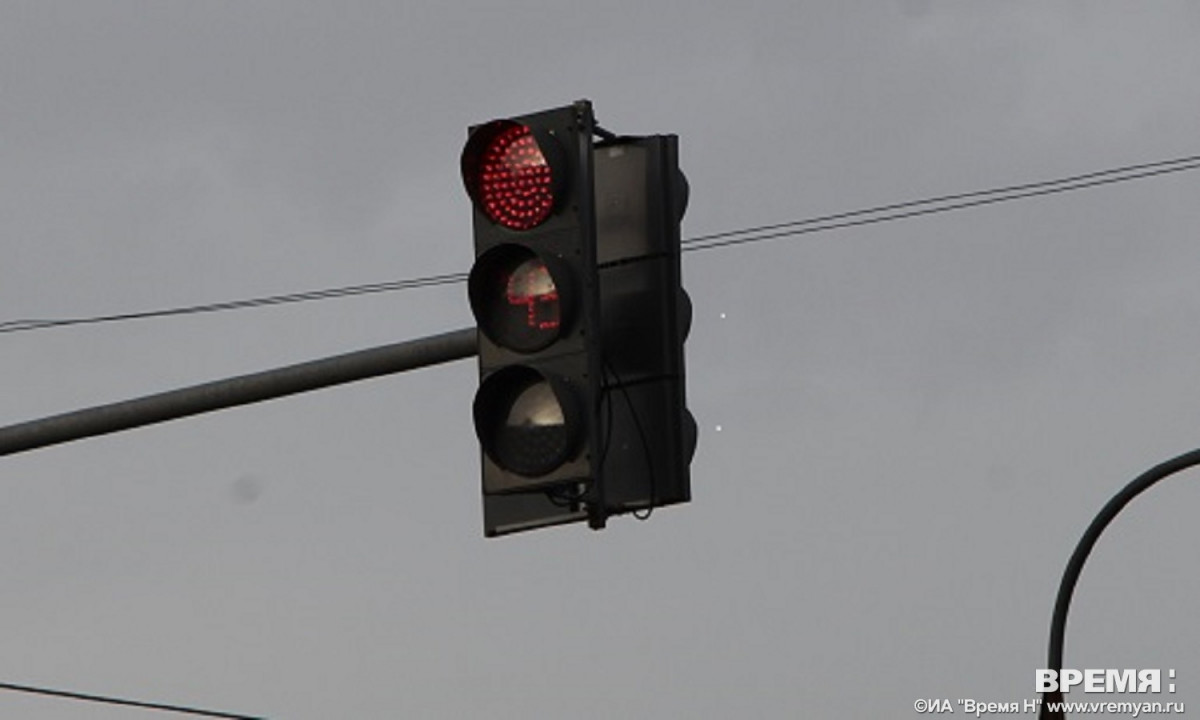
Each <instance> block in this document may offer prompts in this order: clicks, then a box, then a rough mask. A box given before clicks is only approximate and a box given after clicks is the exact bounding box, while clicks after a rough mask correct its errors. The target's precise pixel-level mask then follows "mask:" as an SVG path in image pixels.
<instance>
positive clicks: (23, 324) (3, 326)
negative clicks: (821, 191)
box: [0, 155, 1200, 334]
mask: <svg viewBox="0 0 1200 720" xmlns="http://www.w3.org/2000/svg"><path fill="white" fill-rule="evenodd" d="M1197 169H1200V155H1191V156H1185V157H1179V158H1174V159H1170V160H1159V161H1155V162H1146V163H1138V164H1134V165H1125V166H1122V167H1116V168H1110V169H1107V170H1097V171H1094V172H1088V173H1082V174H1077V175H1070V176H1066V177H1061V178H1055V179H1052V180H1040V181H1036V182H1028V183H1021V184H1017V185H1007V186H1002V187H995V188H988V189H983V190H973V191H970V192H962V193H953V194H949V195H939V196H934V197H928V198H923V199H919V200H909V201H905V202H899V203H890V204H887V205H878V206H875V207H868V208H862V209H859V210H851V211H847V212H840V213H834V214H831V215H822V216H818V217H811V218H805V219H801V220H792V221H788V222H781V223H774V224H769V225H757V226H753V227H748V228H743V229H740V230H729V231H724V232H718V233H711V234H707V235H699V236H696V237H692V238H687V239H685V240H683V241H682V243H681V245H682V248H681V249H682V251H683V252H698V251H701V250H712V249H715V248H721V247H731V246H734V245H746V244H751V243H758V242H765V241H768V240H774V239H778V238H783V237H793V236H797V235H807V234H812V233H819V232H828V231H832V230H840V229H845V228H851V227H861V226H866V225H876V224H880V223H885V222H892V221H895V220H904V219H909V218H915V217H921V216H925V215H936V214H939V213H945V212H952V211H957V210H965V209H968V208H975V207H981V206H984V205H994V204H997V203H1003V202H1011V201H1015V200H1024V199H1028V198H1033V197H1039V196H1045V195H1054V194H1058V193H1065V192H1073V191H1076V190H1083V189H1087V188H1093V187H1098V186H1102V185H1111V184H1116V183H1122V182H1129V181H1132V180H1140V179H1145V178H1151V177H1156V176H1160V175H1167V174H1171V173H1178V172H1186V171H1189V170H1197ZM466 279H467V273H448V274H443V275H429V276H425V277H417V278H410V279H406V280H394V281H391V282H381V283H371V284H365V285H349V286H344V287H336V288H329V289H325V290H314V291H308V292H298V293H290V294H285V295H270V296H266V297H258V298H248V299H243V300H232V301H226V302H217V303H210V304H204V305H190V306H183V307H173V308H164V309H159V310H146V311H141V312H130V313H118V314H112V315H97V316H89V317H74V318H53V319H26V320H10V321H7V322H0V334H4V333H15V332H25V331H32V330H45V329H48V328H54V327H65V326H74V325H93V324H98V323H111V322H123V321H128V320H143V319H149V318H160V317H170V316H179V315H193V314H198V313H210V312H222V311H227V310H241V309H246V308H255V307H265V306H271V305H284V304H290V303H297V302H309V301H316V300H328V299H332V298H340V297H350V296H355V295H369V294H375V293H384V292H395V291H399V290H411V289H414V288H421V287H433V286H438V285H451V284H456V283H461V282H464V281H465V280H466Z"/></svg>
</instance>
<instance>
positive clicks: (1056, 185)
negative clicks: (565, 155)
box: [682, 162, 1200, 252]
mask: <svg viewBox="0 0 1200 720" xmlns="http://www.w3.org/2000/svg"><path fill="white" fill-rule="evenodd" d="M1188 170H1200V162H1191V163H1188V164H1182V165H1173V166H1171V167H1162V168H1159V169H1156V170H1147V171H1145V172H1137V173H1131V174H1125V175H1119V176H1114V177H1105V178H1100V179H1093V180H1087V181H1082V182H1070V183H1069V184H1065V185H1064V184H1061V183H1063V182H1066V181H1054V180H1047V181H1045V182H1042V183H1031V184H1029V185H1027V186H1025V187H1030V188H1037V189H1031V190H1024V191H1021V192H1007V193H1006V194H998V195H997V193H1001V192H1002V191H1001V190H979V191H976V192H973V193H960V194H958V195H947V196H943V197H942V198H930V199H927V200H914V201H911V202H907V203H897V204H895V205H890V206H881V207H880V208H869V209H865V210H855V211H852V212H848V213H838V214H836V215H826V216H824V217H819V218H811V219H808V220H797V221H795V222H790V223H780V224H778V225H767V226H761V227H759V228H756V229H754V231H751V230H742V231H731V232H727V233H717V234H716V235H708V236H701V237H698V238H689V239H688V240H686V241H684V242H683V246H684V247H683V249H682V251H683V252H694V251H697V250H712V249H713V248H719V247H730V246H733V245H745V244H749V243H757V242H763V241H765V240H774V239H776V238H782V237H791V236H795V235H807V234H810V233H818V232H827V231H830V230H841V229H844V228H850V227H860V226H863V225H876V224H879V223H884V222H891V221H893V220H904V219H908V218H914V217H920V216H923V215H936V214H939V213H945V212H951V211H954V210H964V209H967V208H974V207H981V206H984V205H995V204H997V203H1004V202H1012V201H1014V200H1024V199H1028V198H1032V197H1039V196H1042V195H1055V194H1058V193H1065V192H1071V191H1074V190H1083V189H1086V188H1092V187H1098V186H1101V185H1112V184H1115V183H1121V182H1128V181H1130V180H1139V179H1143V178H1149V177H1155V176H1158V175H1167V174H1170V173H1177V172H1185V171H1188ZM1099 174H1100V173H1089V175H1091V176H1093V177H1094V176H1095V175H1099ZM1014 187H1020V186H1014ZM989 195H995V196H994V197H988V196H989ZM953 197H958V198H979V199H975V200H967V201H965V202H952V203H950V204H938V203H940V202H944V201H945V199H946V198H953ZM925 205H932V207H920V209H916V210H905V211H904V212H885V213H884V214H874V213H880V212H884V210H883V208H888V207H890V208H912V207H919V206H925ZM863 215H866V216H869V217H860V218H859V219H855V220H844V221H842V222H830V221H831V220H837V219H840V218H851V217H859V216H863ZM775 228H792V229H788V230H779V231H778V232H771V230H773V229H775ZM743 233H752V234H749V235H748V236H743V237H736V236H738V235H742V234H743Z"/></svg>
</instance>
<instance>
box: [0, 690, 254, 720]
mask: <svg viewBox="0 0 1200 720" xmlns="http://www.w3.org/2000/svg"><path fill="white" fill-rule="evenodd" d="M0 690H11V691H14V692H22V693H30V694H33V695H48V696H50V697H57V698H66V699H68V700H81V701H83V702H92V703H103V704H106V705H122V706H125V707H135V708H142V709H143V710H159V711H162V712H173V713H180V714H183V715H197V716H201V717H210V718H226V719H227V720H265V719H264V718H262V717H259V716H255V715H240V714H238V713H227V712H219V711H217V710H201V709H199V708H192V707H183V706H182V705H163V704H160V703H151V702H142V701H140V700H127V699H123V698H115V697H109V696H106V695H88V694H85V693H77V692H71V691H69V690H52V689H50V688H43V687H33V686H31V685H13V684H12V683H0Z"/></svg>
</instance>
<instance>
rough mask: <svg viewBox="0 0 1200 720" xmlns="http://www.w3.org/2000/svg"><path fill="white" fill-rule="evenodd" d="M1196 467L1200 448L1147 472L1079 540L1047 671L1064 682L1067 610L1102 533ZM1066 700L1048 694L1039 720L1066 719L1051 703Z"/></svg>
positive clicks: (1061, 595) (1062, 590)
mask: <svg viewBox="0 0 1200 720" xmlns="http://www.w3.org/2000/svg"><path fill="white" fill-rule="evenodd" d="M1196 465H1200V449H1196V450H1192V451H1191V452H1187V453H1184V454H1183V455H1180V456H1178V457H1176V458H1173V459H1171V460H1168V461H1166V462H1164V463H1161V464H1159V465H1156V466H1154V467H1153V468H1151V469H1149V470H1147V471H1146V472H1144V473H1142V474H1141V475H1139V476H1138V477H1136V478H1134V480H1133V481H1132V482H1130V483H1129V484H1128V485H1126V486H1125V487H1124V488H1123V489H1122V490H1121V492H1119V493H1117V494H1116V495H1115V496H1113V498H1112V499H1111V500H1109V501H1108V503H1107V504H1105V506H1104V507H1103V508H1101V509H1100V512H1099V513H1098V514H1097V515H1096V517H1095V519H1093V520H1092V523H1091V525H1088V528H1087V530H1085V531H1084V533H1083V537H1081V538H1080V539H1079V544H1078V545H1076V546H1075V552H1073V553H1071V559H1070V560H1069V561H1068V562H1067V569H1066V570H1065V571H1064V572H1063V576H1062V582H1061V583H1060V584H1059V587H1058V597H1057V598H1056V599H1055V601H1054V617H1053V619H1052V620H1051V622H1050V654H1049V660H1048V665H1047V669H1049V670H1054V671H1055V672H1057V673H1059V675H1060V679H1061V671H1062V666H1063V641H1064V637H1065V635H1066V630H1067V610H1068V608H1069V607H1070V605H1071V595H1072V594H1073V593H1074V591H1075V584H1076V583H1077V582H1078V581H1079V575H1080V573H1081V572H1082V571H1083V564H1084V562H1086V561H1087V558H1088V554H1089V553H1091V551H1092V548H1093V547H1094V546H1095V545H1096V541H1097V540H1099V539H1100V533H1102V532H1104V528H1106V527H1108V524H1109V523H1110V522H1112V521H1113V518H1115V517H1116V516H1117V513H1119V512H1121V510H1122V509H1123V508H1124V507H1125V506H1126V505H1128V504H1129V502H1130V501H1131V500H1133V499H1134V498H1135V497H1137V496H1138V495H1140V494H1141V493H1142V492H1143V491H1145V490H1148V489H1149V488H1150V486H1152V485H1154V484H1155V483H1157V482H1158V481H1159V480H1162V479H1163V478H1166V477H1169V476H1171V475H1174V474H1175V473H1177V472H1180V471H1182V470H1186V469H1188V468H1190V467H1193V466H1196ZM1062 701H1063V696H1062V692H1061V691H1059V690H1055V691H1047V692H1046V693H1045V694H1044V695H1043V698H1042V709H1041V711H1040V713H1039V714H1038V718H1039V720H1062V719H1063V718H1064V717H1066V716H1065V714H1064V713H1063V711H1062V710H1061V709H1053V710H1052V709H1051V707H1050V705H1051V704H1059V703H1061V702H1062Z"/></svg>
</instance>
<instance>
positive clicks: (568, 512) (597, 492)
mask: <svg viewBox="0 0 1200 720" xmlns="http://www.w3.org/2000/svg"><path fill="white" fill-rule="evenodd" d="M596 132H598V130H597V128H596V126H595V120H594V117H593V114H592V108H591V104H590V103H588V102H587V101H580V102H577V103H574V104H572V105H569V106H566V107H561V108H555V109H552V110H546V111H543V112H538V113H532V114H529V115H524V116H520V117H512V118H506V119H502V120H494V121H491V122H488V123H484V124H482V125H478V126H475V127H472V128H471V129H470V130H469V134H468V140H467V143H466V146H465V147H464V150H463V155H462V174H463V180H464V184H465V186H466V189H467V193H468V195H469V196H470V197H471V200H472V204H473V207H474V219H473V227H474V239H475V255H476V260H475V264H474V266H473V267H472V270H471V273H470V276H469V279H468V295H469V298H470V303H471V310H472V312H473V313H474V315H475V319H476V324H477V326H478V330H479V376H480V385H479V390H478V392H477V393H476V396H475V401H474V407H473V412H474V422H475V431H476V434H477V436H478V438H479V441H480V446H481V450H482V453H481V455H482V475H483V483H482V484H483V504H484V532H485V534H486V535H488V536H493V535H501V534H506V533H512V532H518V531H522V530H530V529H534V528H538V527H543V526H547V525H554V524H560V523H568V522H576V521H582V520H587V521H588V523H589V524H590V525H591V526H592V527H593V528H601V527H604V525H605V523H606V521H607V518H608V517H609V516H610V515H615V514H621V513H625V512H631V511H636V510H643V509H644V510H649V509H650V508H652V507H656V506H658V505H665V504H669V503H674V502H684V501H686V500H688V499H690V482H689V478H688V463H689V462H690V458H691V451H692V449H693V448H694V446H695V424H694V422H692V421H691V416H690V414H688V413H687V411H686V407H685V402H684V375H683V339H684V337H685V336H686V332H687V325H688V324H689V323H690V304H689V303H688V301H687V297H686V295H685V294H684V293H683V291H682V289H681V288H680V282H679V279H680V268H679V220H680V218H681V216H682V212H683V208H684V207H685V206H686V198H687V184H686V181H684V180H683V176H682V173H680V172H679V169H678V162H677V141H676V139H675V138H674V136H654V137H648V138H616V137H613V136H611V135H607V134H606V135H607V139H606V140H605V141H604V142H601V143H594V142H593V136H594V135H595V134H596Z"/></svg>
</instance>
